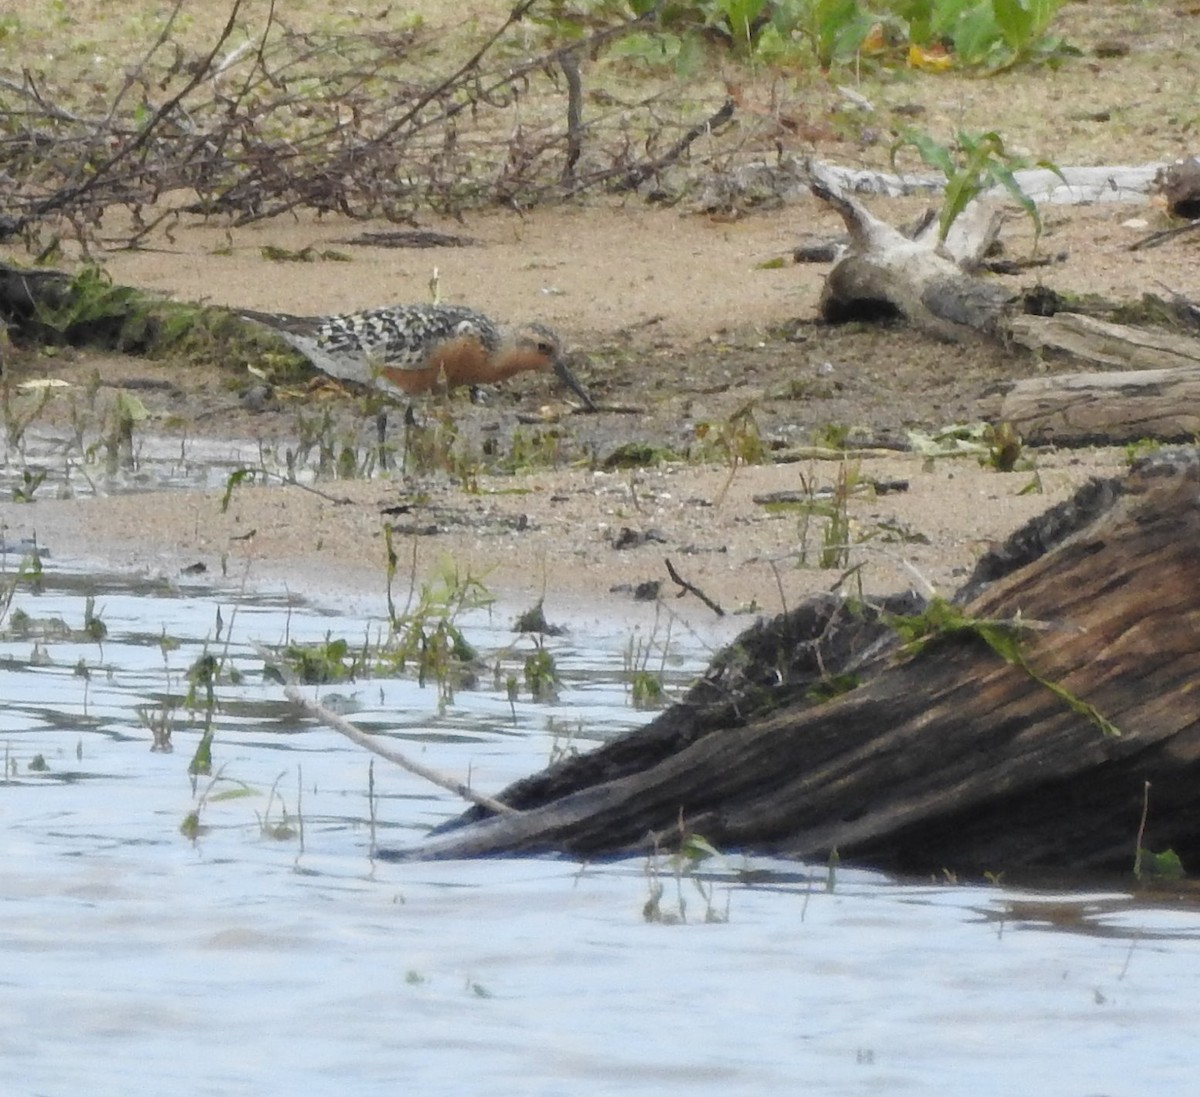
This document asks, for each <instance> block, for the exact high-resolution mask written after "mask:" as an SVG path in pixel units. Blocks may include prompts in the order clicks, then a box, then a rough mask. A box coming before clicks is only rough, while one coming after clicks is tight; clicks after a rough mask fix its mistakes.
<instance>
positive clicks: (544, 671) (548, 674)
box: [525, 643, 558, 701]
mask: <svg viewBox="0 0 1200 1097" xmlns="http://www.w3.org/2000/svg"><path fill="white" fill-rule="evenodd" d="M557 686H558V667H557V666H556V665H555V662H554V656H553V655H552V654H551V653H550V652H549V651H548V650H547V649H546V648H545V647H544V646H543V645H542V644H541V643H539V644H538V645H537V646H536V647H535V648H534V650H533V652H532V653H531V654H529V655H527V656H526V657H525V688H526V689H527V690H529V694H530V696H531V697H532V698H533V699H534V700H535V701H554V700H556V699H557V697H558V690H557Z"/></svg>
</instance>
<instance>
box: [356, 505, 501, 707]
mask: <svg viewBox="0 0 1200 1097" xmlns="http://www.w3.org/2000/svg"><path fill="white" fill-rule="evenodd" d="M384 540H385V544H386V547H387V554H388V555H387V575H388V588H387V605H388V615H389V619H390V623H391V635H390V636H389V638H388V641H387V643H386V645H385V646H384V648H383V650H381V651H380V652H379V656H378V660H377V665H378V666H380V667H383V668H393V669H398V670H404V669H406V668H407V667H408V666H410V665H411V666H413V667H415V670H416V674H417V681H418V682H419V683H420V684H421V685H422V686H424V685H426V684H427V683H428V682H429V681H431V680H432V681H433V682H435V683H436V685H437V687H438V704H439V706H444V705H447V704H449V703H450V701H452V700H453V698H454V690H455V687H456V686H457V685H460V684H465V683H469V682H472V681H474V680H475V678H476V669H475V668H476V666H477V664H478V661H479V655H478V652H477V651H476V650H475V648H474V647H473V646H472V645H471V644H470V643H469V642H468V641H467V639H466V637H465V636H464V635H463V633H462V630H461V628H460V627H459V625H458V624H457V621H458V619H459V617H460V616H462V615H463V614H465V613H467V612H469V611H471V610H477V609H484V608H486V607H488V606H490V605H492V603H493V602H494V601H495V598H494V597H493V596H492V593H491V592H490V591H489V590H488V589H487V587H486V586H485V585H484V584H483V581H482V580H481V579H479V578H477V577H475V576H474V575H472V574H471V573H470V572H468V573H466V574H465V575H464V574H462V573H461V572H460V571H459V569H458V566H457V564H455V562H454V561H453V560H451V559H449V558H444V559H443V560H441V561H440V562H439V565H438V568H437V570H436V572H435V574H434V577H433V578H432V579H430V580H427V581H425V582H423V583H421V584H420V585H419V588H418V587H417V585H416V584H415V582H414V585H413V587H412V588H410V590H409V597H408V603H407V605H406V606H405V607H404V609H403V610H400V611H398V610H397V609H396V605H395V600H394V598H393V595H392V586H393V583H394V581H395V575H396V569H397V563H398V558H397V555H396V550H395V544H394V541H393V534H392V531H391V529H390V527H385V532H384ZM414 564H415V558H414Z"/></svg>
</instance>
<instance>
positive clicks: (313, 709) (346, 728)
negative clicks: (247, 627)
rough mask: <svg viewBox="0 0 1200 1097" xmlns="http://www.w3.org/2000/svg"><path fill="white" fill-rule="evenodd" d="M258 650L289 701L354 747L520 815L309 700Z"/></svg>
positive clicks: (280, 667)
mask: <svg viewBox="0 0 1200 1097" xmlns="http://www.w3.org/2000/svg"><path fill="white" fill-rule="evenodd" d="M253 646H254V650H255V651H256V652H257V653H258V655H259V656H260V658H261V659H262V660H263V662H265V663H267V664H268V665H270V666H272V667H274V668H275V669H276V670H277V671H278V672H279V673H280V674H281V675H283V677H284V687H283V692H284V693H285V694H286V695H287V699H288V700H289V701H291V702H292V703H293V704H296V705H299V706H300V707H301V708H302V709H304V711H305V712H307V713H308V714H309V715H310V716H312V717H314V718H315V719H317V720H320V721H321V723H323V724H325V725H326V726H327V727H329V728H332V729H333V730H334V731H336V732H338V734H340V735H344V736H345V737H346V738H347V739H349V740H350V741H351V742H352V743H355V744H356V745H358V746H360V747H363V748H364V749H365V750H369V751H371V753H372V754H378V755H379V757H380V758H385V759H387V761H389V762H392V763H393V764H395V765H397V766H399V767H400V768H401V769H406V770H408V772H409V773H411V774H414V775H415V776H417V777H420V778H422V779H423V780H425V781H429V782H430V783H432V784H435V785H437V786H438V788H443V789H445V790H446V791H447V792H452V793H454V795H455V796H459V797H461V798H462V799H464V800H467V801H468V802H470V803H472V804H477V805H478V806H479V807H482V808H486V809H487V810H488V811H491V812H493V813H495V814H496V815H514V814H517V812H516V810H515V809H514V808H511V807H509V806H508V805H507V804H502V803H501V802H500V801H499V800H494V799H493V798H492V797H490V796H484V795H483V794H482V793H478V792H476V791H475V790H474V789H472V788H470V787H468V786H467V785H464V784H463V783H462V782H461V781H456V780H454V778H452V777H447V776H446V775H445V774H442V773H439V772H438V771H437V770H435V769H430V768H429V767H428V766H423V765H422V764H421V763H420V762H414V761H413V760H412V759H411V758H409V757H407V756H406V755H404V754H401V753H400V752H399V751H396V750H390V749H389V748H388V747H385V746H383V745H382V744H381V743H380V742H379V740H378V739H376V738H375V736H373V735H368V734H367V733H366V732H365V731H363V730H362V729H361V728H359V727H357V726H356V725H354V724H352V723H351V722H350V721H349V720H347V719H346V718H345V717H344V716H339V715H338V714H337V713H336V712H334V711H333V710H332V709H331V708H328V707H326V706H325V705H323V704H321V702H320V701H314V700H312V699H311V698H309V697H305V696H304V694H302V693H301V692H300V689H299V687H298V686H297V685H296V683H295V680H294V676H293V675H292V674H291V673H290V672H289V671H288V669H287V667H285V666H283V665H282V664H281V663H280V661H279V659H278V657H277V656H275V655H274V654H272V653H271V652H270V651H268V650H267V649H266V648H265V647H263V646H262V645H261V644H254V645H253Z"/></svg>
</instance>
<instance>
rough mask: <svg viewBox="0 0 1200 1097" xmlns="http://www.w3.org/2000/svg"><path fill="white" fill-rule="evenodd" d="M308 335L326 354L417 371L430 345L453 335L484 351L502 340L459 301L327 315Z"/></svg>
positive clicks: (488, 323) (495, 348) (490, 325)
mask: <svg viewBox="0 0 1200 1097" xmlns="http://www.w3.org/2000/svg"><path fill="white" fill-rule="evenodd" d="M312 334H313V335H315V337H316V344H317V347H318V348H319V349H320V350H322V351H324V352H325V353H326V354H329V355H333V356H335V357H343V356H344V357H354V356H360V357H364V358H366V359H368V360H369V361H371V362H374V363H375V364H376V365H380V366H383V365H387V366H393V367H395V368H397V369H420V368H421V367H422V366H424V364H425V361H426V359H427V358H428V357H429V353H430V351H431V350H432V349H433V348H434V347H437V346H439V345H441V344H443V343H449V342H451V341H453V340H455V339H474V340H477V341H478V342H479V344H480V345H481V346H482V347H483V349H484V350H485V351H486V352H487V353H488V354H494V353H496V351H498V350H499V349H500V344H501V341H502V336H501V333H500V329H499V328H498V327H497V326H496V325H495V324H494V323H492V321H491V320H489V319H488V318H487V317H486V316H484V315H483V314H482V313H480V312H476V311H475V310H474V309H469V308H466V307H465V306H463V305H396V306H393V307H390V308H389V307H385V308H375V309H367V310H365V311H363V312H352V313H347V314H346V315H344V316H326V317H322V318H321V319H320V320H319V321H318V322H317V326H316V331H315V332H313V333H312Z"/></svg>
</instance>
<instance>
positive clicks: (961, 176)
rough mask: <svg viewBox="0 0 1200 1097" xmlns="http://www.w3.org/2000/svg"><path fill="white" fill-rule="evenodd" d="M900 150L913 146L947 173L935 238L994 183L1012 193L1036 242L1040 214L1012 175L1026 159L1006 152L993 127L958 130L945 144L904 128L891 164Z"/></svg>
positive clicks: (1042, 163) (1043, 162)
mask: <svg viewBox="0 0 1200 1097" xmlns="http://www.w3.org/2000/svg"><path fill="white" fill-rule="evenodd" d="M905 148H912V149H914V150H915V151H916V153H917V155H918V156H919V157H920V158H921V159H922V160H923V161H924V162H925V163H926V164H928V165H929V166H930V167H931V168H937V169H938V170H939V171H941V172H942V173H943V174H944V175H945V176H946V193H945V198H944V199H943V201H942V209H941V213H940V214H939V216H938V239H939V240H945V239H946V235H947V234H948V233H949V232H950V226H951V225H953V224H954V222H955V221H956V220H957V219H958V217H959V215H960V214H961V213H962V212H963V210H965V209H966V208H967V206H969V205H970V204H971V202H973V201H974V200H975V199H976V198H977V197H978V196H979V195H980V194H982V193H983V192H984V191H985V190H988V189H990V188H991V187H993V186H1000V187H1003V188H1004V190H1006V191H1007V192H1008V193H1009V194H1010V195H1011V196H1012V197H1013V199H1014V200H1015V201H1016V203H1017V204H1018V205H1019V206H1020V207H1021V209H1022V210H1023V211H1024V212H1025V215H1026V216H1027V217H1028V218H1029V220H1030V221H1031V222H1032V224H1033V232H1034V246H1035V247H1036V246H1037V241H1038V239H1039V238H1040V237H1041V234H1042V218H1041V215H1040V214H1039V213H1038V208H1037V203H1036V202H1034V200H1033V199H1032V198H1030V197H1029V195H1028V194H1026V193H1025V191H1024V190H1022V189H1021V184H1020V183H1018V182H1017V180H1016V177H1015V176H1014V175H1013V172H1014V171H1016V170H1018V169H1020V168H1024V167H1026V166H1027V164H1026V161H1025V160H1024V159H1023V158H1022V157H1020V156H1015V155H1013V154H1012V153H1009V152H1008V151H1007V150H1006V149H1005V147H1004V139H1003V138H1002V137H1001V136H1000V134H998V133H997V132H996V131H995V130H989V131H988V132H987V133H968V132H967V131H965V130H959V132H958V133H957V135H956V136H955V139H954V141H953V142H952V143H951V144H949V145H945V144H942V143H941V142H940V141H938V140H937V139H936V138H934V137H932V136H930V135H929V134H928V133H924V132H922V131H920V130H914V129H906V130H904V131H903V132H902V133H901V134H900V136H899V137H898V138H897V140H896V141H895V143H894V144H893V145H892V149H891V161H892V165H893V166H895V164H896V159H897V157H898V155H899V153H900V152H901V151H902V150H903V149H905ZM1037 166H1038V167H1040V168H1045V169H1046V170H1047V171H1052V172H1054V173H1055V174H1056V175H1058V176H1059V178H1062V172H1061V171H1060V170H1059V169H1058V167H1057V166H1056V165H1054V164H1052V163H1051V162H1050V161H1049V160H1039V161H1038V162H1037ZM1064 182H1065V179H1064Z"/></svg>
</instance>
